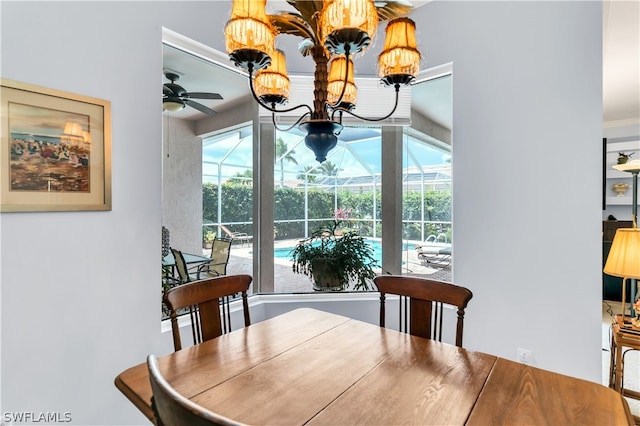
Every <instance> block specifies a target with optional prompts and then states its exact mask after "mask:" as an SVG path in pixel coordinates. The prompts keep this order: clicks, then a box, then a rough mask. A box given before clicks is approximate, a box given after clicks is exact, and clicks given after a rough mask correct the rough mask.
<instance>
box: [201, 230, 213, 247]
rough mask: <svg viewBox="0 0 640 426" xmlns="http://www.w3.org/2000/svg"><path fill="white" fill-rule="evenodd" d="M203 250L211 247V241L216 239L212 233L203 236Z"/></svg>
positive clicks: (208, 232)
mask: <svg viewBox="0 0 640 426" xmlns="http://www.w3.org/2000/svg"><path fill="white" fill-rule="evenodd" d="M203 239H204V248H206V249H210V248H211V246H212V245H213V240H215V239H216V234H215V233H214V232H213V231H207V232H205V234H204V237H203Z"/></svg>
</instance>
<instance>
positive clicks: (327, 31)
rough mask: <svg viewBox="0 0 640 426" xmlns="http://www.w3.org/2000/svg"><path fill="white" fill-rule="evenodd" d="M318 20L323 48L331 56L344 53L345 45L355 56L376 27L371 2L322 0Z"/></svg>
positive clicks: (364, 45) (367, 42)
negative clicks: (322, 4)
mask: <svg viewBox="0 0 640 426" xmlns="http://www.w3.org/2000/svg"><path fill="white" fill-rule="evenodd" d="M324 3H325V4H324V7H323V9H322V15H321V19H320V25H321V32H320V33H321V34H322V38H323V39H324V40H325V46H326V47H327V49H329V51H331V52H332V53H337V54H342V53H344V52H345V51H344V47H345V45H349V47H350V53H351V54H355V53H358V52H359V51H361V50H362V49H364V48H366V47H367V46H368V45H369V44H370V43H371V39H372V38H373V36H374V35H375V34H376V29H377V27H378V12H377V10H376V6H375V5H374V3H373V0H326V1H325V2H324Z"/></svg>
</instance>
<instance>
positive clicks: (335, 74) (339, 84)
mask: <svg viewBox="0 0 640 426" xmlns="http://www.w3.org/2000/svg"><path fill="white" fill-rule="evenodd" d="M346 68H347V59H346V58H345V57H344V56H336V57H335V58H333V59H332V60H331V64H330V66H329V84H328V87H327V90H328V92H329V93H328V96H327V97H328V100H329V103H330V104H335V103H336V102H338V100H339V99H340V94H342V88H343V87H344V80H345V75H346V73H347V69H346ZM353 75H354V71H353V62H352V61H351V59H349V75H348V76H347V88H346V89H345V91H344V95H343V96H342V100H341V103H345V104H348V105H350V106H355V104H356V90H357V89H356V85H355V80H354V77H353Z"/></svg>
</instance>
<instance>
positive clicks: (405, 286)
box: [373, 275, 473, 346]
mask: <svg viewBox="0 0 640 426" xmlns="http://www.w3.org/2000/svg"><path fill="white" fill-rule="evenodd" d="M373 282H374V284H375V285H376V287H378V291H379V292H380V327H384V326H385V320H386V312H385V306H386V304H385V299H386V294H396V295H399V296H400V300H399V305H400V306H399V310H398V312H399V315H400V317H399V324H400V330H403V331H406V332H408V333H410V334H412V335H414V336H420V337H424V338H427V339H434V340H438V341H439V342H442V322H443V313H444V312H443V308H444V306H445V305H448V306H455V307H457V308H458V310H457V312H456V315H457V319H456V340H455V341H456V346H462V330H463V325H464V310H465V308H466V307H467V304H468V303H469V300H471V298H472V297H473V294H472V293H471V290H469V289H467V288H465V287H461V286H458V285H455V284H450V283H446V282H442V281H435V280H429V279H425V278H419V277H410V276H400V275H380V276H377V277H375V278H374V279H373ZM407 300H408V306H407V303H406V302H407Z"/></svg>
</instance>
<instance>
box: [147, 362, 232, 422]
mask: <svg viewBox="0 0 640 426" xmlns="http://www.w3.org/2000/svg"><path fill="white" fill-rule="evenodd" d="M147 368H148V370H149V381H150V383H151V390H152V392H153V398H152V400H151V401H152V402H151V407H152V409H153V412H154V414H155V418H156V421H157V423H158V424H159V425H162V426H211V425H220V426H241V423H238V422H234V421H233V420H231V419H227V418H226V417H224V416H220V415H219V414H216V413H212V412H211V411H209V410H207V409H205V408H203V407H201V406H199V405H198V404H195V403H194V402H192V401H190V400H189V399H188V398H185V397H184V396H183V395H181V394H179V393H178V392H176V390H175V389H173V387H171V385H170V384H169V382H167V381H166V379H165V378H164V377H163V376H162V373H161V372H160V369H159V368H158V360H157V359H156V357H155V355H149V356H148V357H147Z"/></svg>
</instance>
